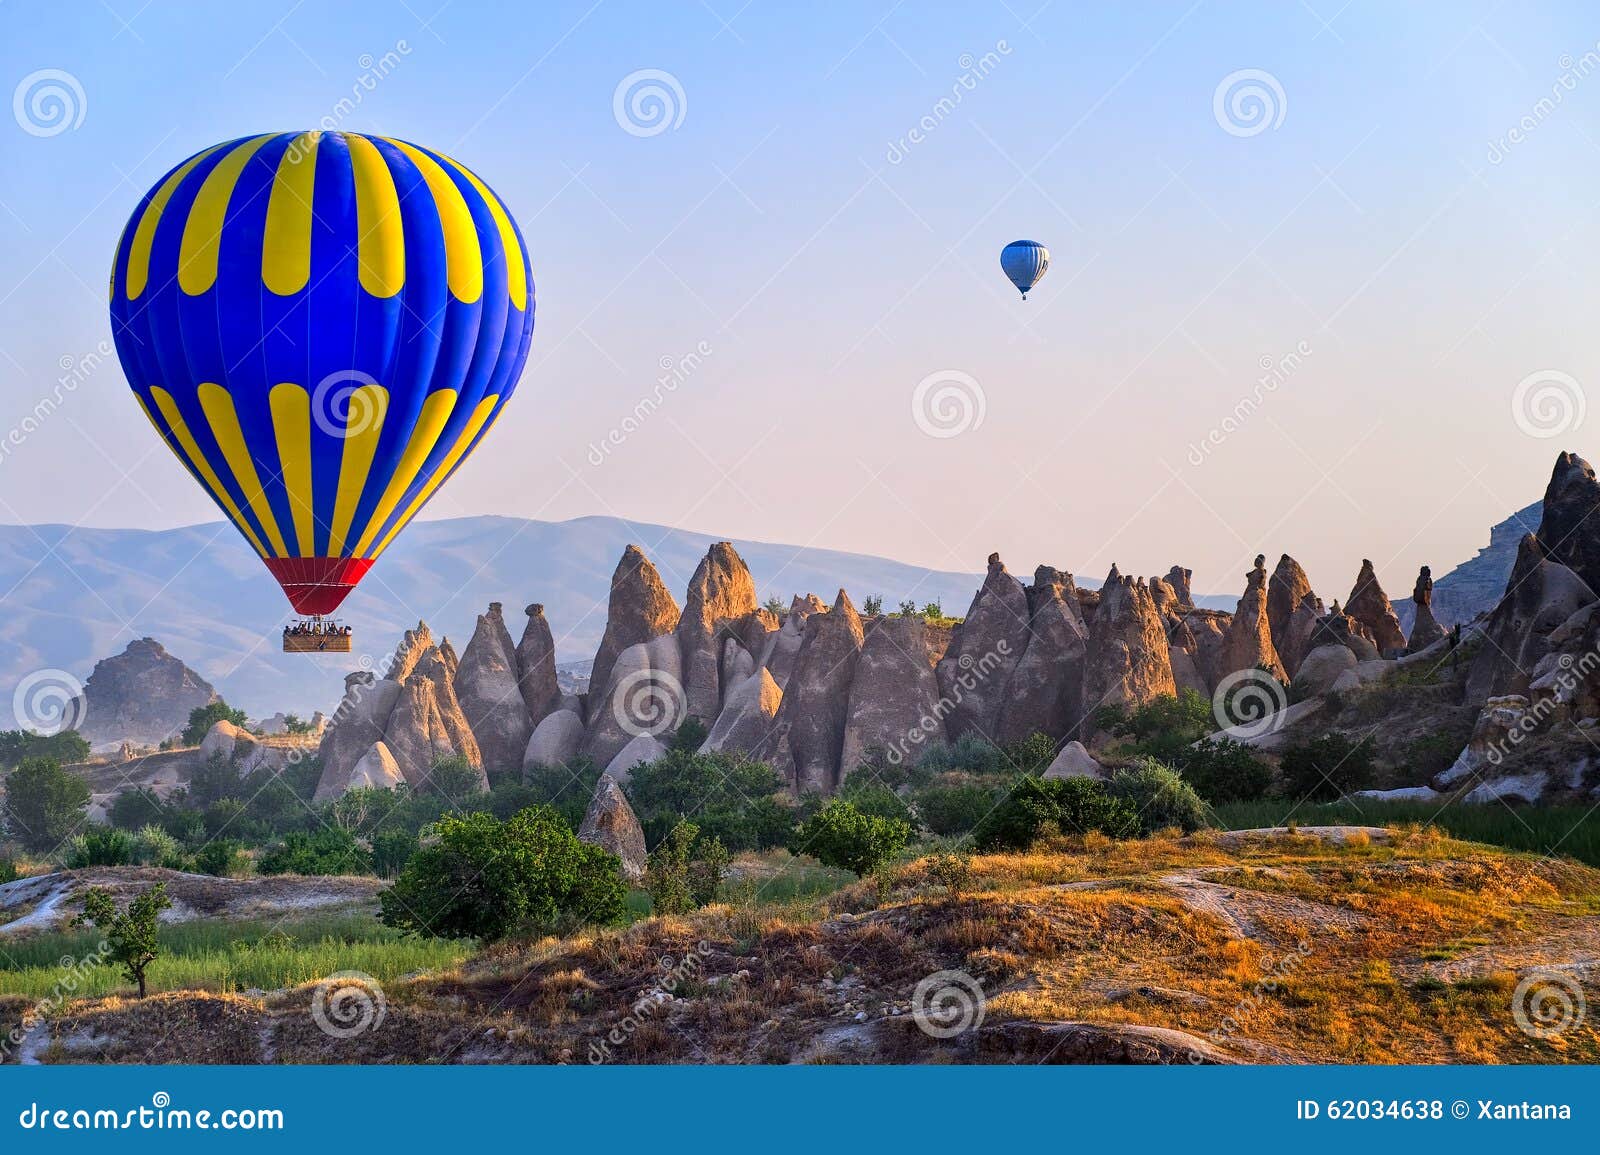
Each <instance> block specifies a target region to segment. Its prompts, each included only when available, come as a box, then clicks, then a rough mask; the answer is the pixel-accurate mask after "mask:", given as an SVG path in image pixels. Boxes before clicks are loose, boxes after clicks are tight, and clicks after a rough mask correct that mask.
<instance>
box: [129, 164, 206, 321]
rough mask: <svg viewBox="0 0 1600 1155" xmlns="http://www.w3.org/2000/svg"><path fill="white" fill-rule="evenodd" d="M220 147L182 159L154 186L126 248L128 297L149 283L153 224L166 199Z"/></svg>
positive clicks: (134, 295)
mask: <svg viewBox="0 0 1600 1155" xmlns="http://www.w3.org/2000/svg"><path fill="white" fill-rule="evenodd" d="M221 147H222V145H220V144H219V145H215V146H213V147H211V148H208V149H206V150H205V151H204V152H202V153H201V154H200V155H199V156H196V157H191V158H190V159H189V160H187V161H185V162H184V164H183V167H181V168H179V169H178V170H177V171H176V172H174V173H173V174H172V175H171V176H169V177H168V178H167V179H166V180H164V181H162V182H161V187H160V188H158V189H156V193H155V195H154V196H153V197H151V198H150V203H149V204H148V205H146V206H145V210H144V213H143V214H142V215H141V216H140V217H139V227H138V228H136V229H134V231H133V246H132V247H131V248H129V249H128V271H127V273H126V274H124V276H125V283H126V285H127V289H128V300H130V301H136V300H138V299H139V294H140V293H143V292H144V289H145V286H146V285H147V284H149V283H150V246H151V245H152V244H154V243H155V239H156V226H157V225H158V224H160V223H161V214H162V213H163V212H164V211H166V207H167V202H168V201H169V200H171V199H172V193H173V191H174V190H175V189H176V188H177V187H178V185H179V184H180V183H181V182H182V181H183V178H184V177H186V176H188V175H189V174H190V173H191V172H193V171H194V167H195V165H197V164H199V163H200V162H201V161H203V160H205V159H206V157H208V156H210V155H211V154H212V153H214V152H216V151H217V149H219V148H221Z"/></svg>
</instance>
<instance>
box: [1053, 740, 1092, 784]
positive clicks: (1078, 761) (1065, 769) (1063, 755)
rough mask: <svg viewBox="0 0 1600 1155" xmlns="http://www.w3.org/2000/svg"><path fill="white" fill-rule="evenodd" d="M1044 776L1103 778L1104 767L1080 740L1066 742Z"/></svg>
mask: <svg viewBox="0 0 1600 1155" xmlns="http://www.w3.org/2000/svg"><path fill="white" fill-rule="evenodd" d="M1044 776H1045V777H1046V778H1104V777H1105V776H1106V771H1105V767H1104V766H1102V765H1100V763H1099V762H1098V761H1096V760H1095V758H1094V756H1093V755H1091V754H1090V753H1089V751H1088V750H1087V749H1085V748H1084V745H1083V743H1082V742H1077V741H1073V742H1068V743H1067V744H1066V745H1065V746H1063V747H1061V752H1060V753H1059V754H1057V755H1056V756H1055V759H1054V760H1053V761H1052V762H1051V763H1050V766H1049V768H1048V769H1046V770H1045V772H1044Z"/></svg>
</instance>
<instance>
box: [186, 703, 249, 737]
mask: <svg viewBox="0 0 1600 1155" xmlns="http://www.w3.org/2000/svg"><path fill="white" fill-rule="evenodd" d="M218 722H232V723H233V724H234V725H235V726H243V725H244V724H245V716H244V711H243V710H235V709H234V708H233V707H232V706H230V705H228V703H226V702H224V701H223V700H222V699H221V698H218V699H217V700H216V701H215V702H211V703H210V704H208V705H205V706H196V707H195V708H194V709H193V710H190V711H189V724H188V725H187V726H185V727H184V728H183V733H182V734H180V735H179V740H180V741H181V742H182V743H183V745H185V746H198V745H200V743H201V742H202V741H204V740H205V736H206V735H207V734H209V733H210V732H211V727H213V726H215V725H216V724H217V723H218Z"/></svg>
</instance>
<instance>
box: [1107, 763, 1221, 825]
mask: <svg viewBox="0 0 1600 1155" xmlns="http://www.w3.org/2000/svg"><path fill="white" fill-rule="evenodd" d="M1108 790H1109V792H1110V794H1111V796H1112V797H1113V798H1117V799H1121V800H1122V801H1123V802H1126V803H1127V804H1128V805H1129V807H1130V808H1131V809H1132V810H1133V812H1134V813H1135V815H1137V817H1138V821H1139V829H1140V831H1141V832H1143V833H1145V834H1154V833H1155V832H1156V831H1157V830H1165V829H1167V827H1169V826H1177V827H1181V828H1182V830H1183V832H1184V833H1185V834H1192V833H1193V832H1194V831H1196V830H1199V829H1200V828H1201V827H1202V826H1204V825H1206V817H1207V814H1208V811H1207V809H1206V804H1205V803H1204V802H1202V801H1201V800H1200V795H1198V794H1196V793H1195V792H1194V787H1192V786H1190V785H1189V784H1188V783H1187V782H1185V781H1184V780H1183V779H1182V778H1181V777H1179V776H1178V773H1177V771H1175V770H1173V769H1171V768H1170V767H1167V766H1163V765H1162V764H1161V763H1160V762H1157V761H1156V760H1155V759H1154V758H1139V759H1136V760H1135V761H1134V764H1133V765H1132V766H1129V767H1127V768H1126V769H1122V770H1118V771H1117V772H1116V773H1115V774H1113V775H1112V776H1111V782H1110V784H1109V786H1108Z"/></svg>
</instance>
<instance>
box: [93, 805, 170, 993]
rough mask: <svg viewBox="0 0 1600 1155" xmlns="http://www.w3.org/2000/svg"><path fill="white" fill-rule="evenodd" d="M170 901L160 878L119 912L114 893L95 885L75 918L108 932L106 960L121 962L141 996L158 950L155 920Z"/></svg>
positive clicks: (164, 884) (104, 932) (106, 937)
mask: <svg viewBox="0 0 1600 1155" xmlns="http://www.w3.org/2000/svg"><path fill="white" fill-rule="evenodd" d="M119 833H120V831H119ZM171 905H172V900H171V899H170V898H168V897H167V884H166V883H164V882H158V883H156V884H155V885H154V886H152V887H151V888H150V889H149V890H146V891H144V892H143V893H141V894H139V895H137V896H136V897H135V898H134V900H133V901H132V902H130V903H129V904H128V909H127V910H126V911H125V912H123V913H120V914H119V913H118V912H117V905H116V903H115V902H114V901H113V900H112V898H111V893H110V892H109V891H106V890H102V889H100V888H99V887H98V886H93V887H90V888H89V890H88V892H87V893H86V894H85V895H84V896H83V913H82V914H81V915H79V916H78V917H77V918H76V919H75V920H74V922H75V923H76V924H77V925H79V926H82V925H83V924H85V923H88V924H90V925H92V926H93V927H94V928H95V929H96V930H98V931H99V932H100V933H101V934H103V935H105V940H106V943H107V945H108V947H109V949H108V951H107V953H106V954H105V955H104V956H102V957H103V958H104V959H105V961H107V962H111V963H121V964H122V971H123V973H124V974H125V975H127V976H128V981H129V982H133V983H137V984H138V985H139V997H140V998H141V999H142V998H144V995H145V979H144V972H145V968H146V967H148V966H149V965H150V964H151V963H153V962H154V961H155V960H156V957H157V955H158V954H159V951H158V950H157V944H156V923H157V920H158V919H159V918H160V916H161V912H162V911H164V910H166V909H167V908H168V907H170V906H171Z"/></svg>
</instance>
